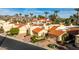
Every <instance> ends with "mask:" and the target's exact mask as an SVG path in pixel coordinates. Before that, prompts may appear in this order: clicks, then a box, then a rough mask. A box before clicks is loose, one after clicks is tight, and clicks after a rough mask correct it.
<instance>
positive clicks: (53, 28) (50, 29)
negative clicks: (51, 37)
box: [48, 26, 58, 31]
mask: <svg viewBox="0 0 79 59" xmlns="http://www.w3.org/2000/svg"><path fill="white" fill-rule="evenodd" d="M57 27H58V26H53V27H52V28H49V29H48V31H52V30H55V29H56V28H57Z"/></svg>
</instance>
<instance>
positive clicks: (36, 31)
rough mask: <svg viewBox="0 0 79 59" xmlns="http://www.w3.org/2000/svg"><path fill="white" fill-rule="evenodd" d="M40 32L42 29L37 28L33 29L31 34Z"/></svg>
mask: <svg viewBox="0 0 79 59" xmlns="http://www.w3.org/2000/svg"><path fill="white" fill-rule="evenodd" d="M41 30H43V29H42V28H39V27H37V28H35V29H33V32H35V33H39V32H40V31H41Z"/></svg>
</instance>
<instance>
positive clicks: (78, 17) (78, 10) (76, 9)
mask: <svg viewBox="0 0 79 59" xmlns="http://www.w3.org/2000/svg"><path fill="white" fill-rule="evenodd" d="M74 10H75V11H77V14H76V18H77V20H76V24H77V23H78V19H79V8H75V9H74ZM78 24H79V23H78Z"/></svg>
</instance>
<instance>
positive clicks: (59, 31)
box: [48, 30, 64, 37]
mask: <svg viewBox="0 0 79 59" xmlns="http://www.w3.org/2000/svg"><path fill="white" fill-rule="evenodd" d="M63 33H64V31H62V30H53V31H50V32H48V34H50V35H52V36H57V37H58V36H60V35H61V34H63Z"/></svg>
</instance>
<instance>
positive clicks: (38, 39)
mask: <svg viewBox="0 0 79 59" xmlns="http://www.w3.org/2000/svg"><path fill="white" fill-rule="evenodd" d="M31 39H32V40H31V42H33V43H35V42H38V41H41V40H44V39H43V38H41V37H38V36H33V37H32V38H31Z"/></svg>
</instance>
